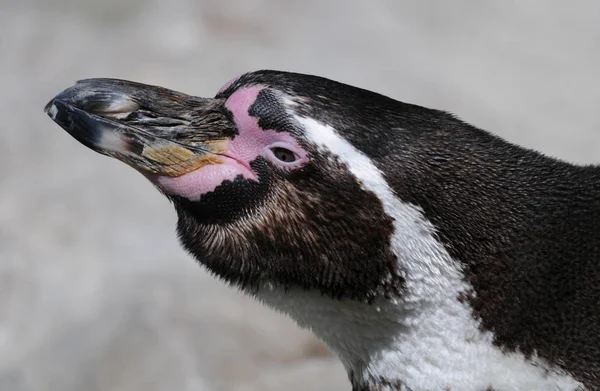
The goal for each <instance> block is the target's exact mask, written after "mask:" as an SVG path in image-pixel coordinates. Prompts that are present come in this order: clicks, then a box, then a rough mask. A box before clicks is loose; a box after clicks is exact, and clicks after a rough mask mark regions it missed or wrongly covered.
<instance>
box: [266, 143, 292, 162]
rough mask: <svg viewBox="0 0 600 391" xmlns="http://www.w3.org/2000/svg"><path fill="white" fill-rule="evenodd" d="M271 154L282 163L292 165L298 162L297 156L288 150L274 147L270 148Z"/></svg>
mask: <svg viewBox="0 0 600 391" xmlns="http://www.w3.org/2000/svg"><path fill="white" fill-rule="evenodd" d="M271 152H273V156H275V157H276V158H277V159H278V160H280V161H282V162H284V163H293V162H295V161H296V160H298V156H296V154H295V153H294V152H292V151H290V150H289V149H285V148H281V147H274V148H271Z"/></svg>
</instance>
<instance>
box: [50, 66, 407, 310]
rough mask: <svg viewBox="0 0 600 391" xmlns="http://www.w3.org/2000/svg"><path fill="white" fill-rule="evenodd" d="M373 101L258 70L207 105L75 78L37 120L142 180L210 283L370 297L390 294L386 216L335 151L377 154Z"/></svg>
mask: <svg viewBox="0 0 600 391" xmlns="http://www.w3.org/2000/svg"><path fill="white" fill-rule="evenodd" d="M382 99H383V100H385V99H387V98H384V97H382V96H379V95H377V94H374V93H370V92H368V91H365V90H361V89H358V88H354V87H350V86H347V85H343V84H340V83H336V82H333V81H330V80H327V79H323V78H319V77H315V76H308V75H300V74H292V73H284V72H275V71H260V72H254V73H248V74H245V75H243V76H241V77H239V78H237V79H234V80H232V81H230V82H228V83H227V84H226V85H225V86H224V87H223V88H221V90H220V91H219V92H218V93H217V94H216V96H215V97H214V98H212V99H206V98H197V97H193V96H189V95H185V94H182V93H179V92H174V91H170V90H167V89H164V88H160V87H155V86H149V85H143V84H138V83H133V82H127V81H122V80H113V79H88V80H84V81H80V82H78V83H77V84H76V85H75V86H73V87H71V88H69V89H67V90H65V91H64V92H62V93H61V94H59V95H57V96H56V97H55V98H54V99H53V100H52V101H51V102H50V103H49V104H48V105H47V106H46V112H47V113H48V114H49V115H50V116H51V117H52V119H53V120H54V121H55V122H57V123H58V124H59V125H60V126H62V127H63V128H64V129H65V130H67V131H68V132H69V133H70V134H71V135H73V136H74V137H75V138H76V139H78V140H79V141H80V142H82V143H83V144H85V145H86V146H88V147H90V148H92V149H93V150H95V151H97V152H100V153H103V154H106V155H109V156H112V157H115V158H117V159H119V160H121V161H124V162H125V163H127V164H129V165H130V166H132V167H134V168H135V169H137V170H138V171H140V172H141V173H143V174H144V175H145V176H146V177H147V178H148V179H149V180H150V181H151V182H152V183H153V184H154V185H155V186H156V187H157V188H158V189H159V190H160V191H161V192H162V193H163V194H165V196H166V197H167V198H168V199H169V200H171V201H172V203H173V204H174V206H175V209H176V211H177V215H178V223H177V232H178V235H179V238H180V240H181V243H182V244H183V246H184V247H185V248H186V249H187V250H188V251H189V252H190V253H191V254H192V255H193V256H194V257H195V258H197V259H198V261H200V262H201V263H202V264H203V265H205V266H206V267H207V268H208V270H210V271H211V272H213V273H214V274H216V275H217V276H219V277H220V278H222V279H224V280H226V281H228V282H230V283H231V284H234V285H237V286H239V287H241V288H243V289H250V290H252V289H260V287H261V286H262V285H264V284H271V285H276V286H281V287H283V288H284V289H287V288H301V289H304V290H316V291H319V292H320V293H321V294H323V295H327V296H330V297H332V298H350V299H355V300H364V301H370V300H373V299H376V298H378V297H390V296H395V295H399V294H400V293H401V290H402V284H403V281H402V277H401V271H400V270H398V266H397V265H398V262H397V259H396V255H395V254H394V252H393V251H392V250H391V249H390V241H391V238H392V236H393V234H394V224H393V223H394V221H393V218H392V217H390V216H389V215H388V214H386V213H385V211H384V206H383V204H382V200H381V199H380V197H379V196H378V195H377V194H376V193H375V192H373V191H372V189H371V190H370V189H368V188H366V187H365V186H363V183H362V181H361V178H360V175H357V172H356V168H355V169H354V170H352V169H351V168H350V167H349V165H348V159H349V158H350V159H351V158H352V156H351V157H348V156H340V154H343V151H344V145H346V144H347V145H348V146H349V147H350V148H351V149H352V150H353V151H355V152H357V153H358V156H360V157H361V158H364V159H367V160H368V157H367V155H372V154H380V155H385V154H386V143H385V140H383V139H382V140H379V141H378V140H377V139H376V137H375V139H374V137H373V136H374V133H372V132H371V133H370V134H369V132H365V126H367V127H368V126H369V121H371V122H376V120H377V115H378V113H377V112H376V111H375V110H376V109H375V108H376V107H379V109H377V110H380V109H381V107H384V108H385V104H384V105H383V106H382V105H381V103H382V102H381V100H382ZM384 103H385V101H384ZM356 110H360V112H362V113H363V115H364V114H365V113H366V118H367V119H366V124H365V122H364V121H363V122H360V121H358V120H357V119H355V118H353V117H352V116H353V114H355V113H356ZM382 114H383V112H382ZM330 125H331V126H330ZM333 125H335V126H333ZM327 126H329V128H328V129H330V130H332V131H331V132H323V131H322V130H323V129H325V128H326V127H327ZM333 128H335V135H336V136H335V137H330V136H331V135H333V134H334V132H333ZM375 136H376V134H375ZM374 142H375V143H377V142H379V143H380V144H379V146H377V145H375V146H374V145H373V143H374ZM329 143H331V144H332V145H329ZM340 143H342V144H344V145H342V146H341V148H340V145H339V144H340ZM333 144H338V145H333ZM361 149H368V150H361ZM340 151H341V152H340ZM358 167H359V168H358V169H359V170H360V162H359V164H358Z"/></svg>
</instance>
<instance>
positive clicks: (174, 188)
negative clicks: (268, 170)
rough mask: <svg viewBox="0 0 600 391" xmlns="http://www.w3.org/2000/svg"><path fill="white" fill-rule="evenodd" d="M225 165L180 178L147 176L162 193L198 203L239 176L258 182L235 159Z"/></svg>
mask: <svg viewBox="0 0 600 391" xmlns="http://www.w3.org/2000/svg"><path fill="white" fill-rule="evenodd" d="M223 160H224V161H223V163H217V164H212V165H208V166H204V167H202V168H200V169H198V170H196V171H192V172H188V173H187V174H185V175H182V176H179V177H175V178H172V177H168V176H159V175H153V174H145V176H146V177H147V178H148V179H149V180H150V181H151V182H152V183H154V184H155V185H156V186H158V187H159V188H160V189H161V190H162V191H164V192H165V193H167V194H171V195H178V196H181V197H185V198H187V199H188V200H191V201H198V200H199V199H200V197H202V195H203V194H206V193H209V192H211V191H214V190H215V189H216V188H217V186H219V185H220V184H221V183H223V181H227V180H229V181H233V180H234V179H235V178H236V177H237V176H238V175H242V176H244V178H247V179H251V180H256V175H255V174H254V173H253V172H251V171H249V170H248V169H247V168H245V167H243V166H242V165H240V164H239V163H238V162H236V161H235V160H234V159H231V158H227V157H226V158H224V159H223Z"/></svg>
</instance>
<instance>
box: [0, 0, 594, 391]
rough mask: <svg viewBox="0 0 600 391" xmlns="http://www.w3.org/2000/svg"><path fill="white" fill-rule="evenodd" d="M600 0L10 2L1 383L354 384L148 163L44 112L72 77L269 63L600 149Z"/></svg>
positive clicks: (165, 386) (2, 119) (182, 73)
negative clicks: (263, 298)
mask: <svg viewBox="0 0 600 391" xmlns="http://www.w3.org/2000/svg"><path fill="white" fill-rule="evenodd" d="M599 21H600V2H598V1H595V0H589V1H574V2H548V1H527V2H525V1H523V2H516V1H512V2H511V1H504V0H502V1H485V2H483V1H475V0H473V1H446V0H437V1H427V2H425V1H398V0H387V1H349V0H336V1H321V0H307V1H281V0H280V1H266V0H264V1H261V0H252V1H225V0H212V1H202V0H171V1H151V0H104V1H87V0H85V1H82V0H37V1H35V0H14V1H10V0H0V390H2V391H5V390H7V391H33V390H36V391H37V390H39V391H50V390H52V391H56V390H61V391H71V390H87V391H95V390H102V391H121V390H123V391H125V390H127V391H136V390H139V391H142V390H143V391H158V390H184V391H200V390H202V391H205V390H206V391H207V390H211V391H216V390H237V391H242V390H243V391H252V390H337V389H349V388H350V387H349V385H348V383H347V380H346V374H345V373H344V371H343V368H342V366H341V365H340V364H339V363H338V362H337V361H336V360H335V359H333V358H332V357H330V356H329V355H328V354H327V352H326V350H325V349H323V348H322V347H320V345H319V344H318V343H317V342H315V341H314V340H313V338H312V337H311V336H310V334H309V333H307V332H304V331H301V330H299V329H298V328H297V327H296V326H295V325H294V324H293V323H292V322H291V321H289V320H288V319H286V318H284V317H282V316H280V315H278V314H276V313H273V312H271V311H270V310H267V309H265V308H262V307H261V306H260V305H258V304H256V303H254V302H253V301H252V300H250V299H248V298H245V297H242V296H241V295H239V294H238V293H236V292H235V291H234V290H233V289H230V288H229V287H227V286H225V285H223V284H222V283H220V282H219V281H216V280H214V279H213V278H212V277H211V276H209V275H207V273H205V272H204V271H203V270H202V269H201V268H200V267H198V266H197V264H196V263H195V262H194V261H193V260H192V259H191V258H190V257H189V256H187V255H186V254H185V253H184V252H183V251H182V250H181V249H180V248H179V246H178V244H177V241H176V237H175V233H174V226H175V214H174V212H173V210H172V208H171V206H170V205H169V204H168V202H167V201H166V200H165V199H163V197H162V196H161V195H159V194H158V192H157V191H155V190H154V189H153V188H152V186H151V185H150V184H149V183H147V182H146V180H145V179H144V178H143V177H142V176H141V175H139V174H138V173H136V172H134V170H132V169H130V168H128V167H127V166H125V165H124V164H122V163H119V162H117V161H114V160H111V159H108V158H106V157H103V156H100V155H97V154H94V153H92V152H91V151H89V150H87V149H86V148H84V147H83V146H81V145H80V144H78V143H77V142H76V141H74V140H73V139H72V138H71V137H69V136H68V135H67V134H66V133H65V132H64V131H62V130H61V129H60V128H59V127H58V126H56V125H55V124H53V123H52V121H50V119H49V118H47V117H46V116H45V114H44V113H43V110H42V109H43V107H44V104H45V103H46V102H47V101H48V100H49V99H50V98H51V97H52V96H54V95H55V94H56V93H58V92H59V91H61V90H62V89H64V88H66V87H68V86H70V85H71V84H72V83H73V82H74V81H75V80H77V79H82V78H88V77H100V76H105V77H116V78H124V79H132V80H137V81H141V82H145V83H150V84H159V85H163V86H166V87H169V88H172V89H176V90H180V91H184V92H188V93H191V94H196V95H205V96H206V95H213V94H214V93H215V92H216V91H217V90H218V89H219V87H220V86H221V85H222V84H223V83H225V82H226V81H227V80H228V79H230V78H231V77H233V76H236V75H238V74H241V73H243V72H245V71H248V70H256V69H260V68H271V69H281V70H291V71H300V72H304V73H314V74H318V75H322V76H327V77H330V78H334V79H337V80H340V81H344V82H348V83H351V84H354V85H357V86H361V87H365V88H369V89H372V90H375V91H378V92H381V93H384V94H387V95H390V96H392V97H394V98H397V99H400V100H404V101H408V102H412V103H417V104H421V105H425V106H429V107H435V108H442V109H446V110H449V111H452V112H454V113H456V114H457V115H459V116H460V117H462V118H463V119H465V120H467V121H468V122H471V123H473V124H475V125H478V126H480V127H483V128H485V129H488V130H490V131H493V132H494V133H496V134H499V135H501V136H503V137H505V138H508V139H509V140H511V141H513V142H517V143H520V144H523V145H526V146H528V147H535V148H537V149H539V150H542V151H543V152H546V153H548V154H551V155H554V156H559V157H562V158H565V159H568V160H570V161H576V162H586V163H591V162H598V161H600V110H599V108H600V77H599V76H600V75H599V73H600V71H599V70H600V23H599Z"/></svg>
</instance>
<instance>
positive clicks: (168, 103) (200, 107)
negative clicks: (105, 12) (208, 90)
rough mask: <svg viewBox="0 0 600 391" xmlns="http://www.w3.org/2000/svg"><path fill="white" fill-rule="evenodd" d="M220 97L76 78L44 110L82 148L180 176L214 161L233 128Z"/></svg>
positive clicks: (224, 147) (224, 145)
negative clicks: (76, 80)
mask: <svg viewBox="0 0 600 391" xmlns="http://www.w3.org/2000/svg"><path fill="white" fill-rule="evenodd" d="M223 103H224V102H223V100H222V99H206V98H198V97H193V96H190V95H186V94H182V93H179V92H176V91H171V90H168V89H165V88H162V87H156V86H150V85H145V84H139V83H134V82H129V81H124V80H116V79H88V80H82V81H79V82H77V84H75V85H74V86H73V87H71V88H68V89H66V90H65V91H63V92H61V93H60V94H58V95H57V96H56V97H55V98H54V99H52V100H51V101H50V102H49V103H48V104H47V105H46V107H45V112H46V113H47V114H48V115H49V116H50V118H52V120H54V122H56V123H57V124H58V125H60V126H61V127H62V128H63V129H65V130H66V131H67V132H68V133H69V134H70V135H71V136H73V137H74V138H75V139H77V140H78V141H79V142H81V143H82V144H84V145H85V146H87V147H89V148H91V149H93V150H94V151H96V152H99V153H101V154H104V155H108V156H112V157H114V158H117V159H119V160H121V161H123V162H125V163H127V164H129V165H130V166H132V167H134V168H136V169H137V170H140V171H142V172H147V173H152V174H156V175H160V176H168V177H178V176H181V175H184V174H186V173H188V172H191V171H194V170H196V169H198V168H200V167H202V166H204V165H207V164H214V163H216V162H218V161H219V160H220V159H219V158H218V156H217V155H223V154H224V153H225V152H226V149H227V143H226V141H227V139H228V138H229V137H232V136H233V135H234V134H235V131H236V129H235V126H234V124H233V123H232V121H231V120H230V119H229V118H228V116H227V113H226V111H225V109H224V108H223Z"/></svg>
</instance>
